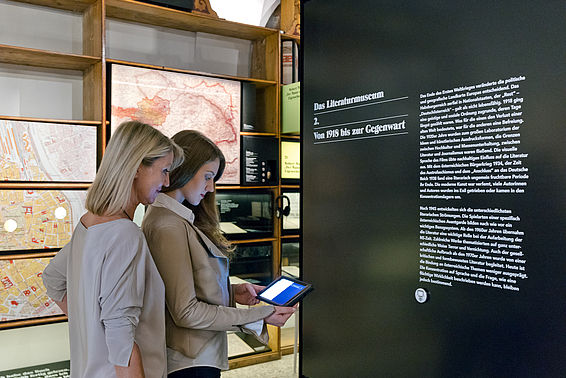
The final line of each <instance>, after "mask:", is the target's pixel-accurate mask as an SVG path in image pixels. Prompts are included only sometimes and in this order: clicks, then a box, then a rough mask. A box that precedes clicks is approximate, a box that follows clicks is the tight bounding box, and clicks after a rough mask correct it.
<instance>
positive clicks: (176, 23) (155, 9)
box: [106, 0, 278, 41]
mask: <svg viewBox="0 0 566 378" xmlns="http://www.w3.org/2000/svg"><path fill="white" fill-rule="evenodd" d="M106 17H109V18H117V19H122V20H126V21H132V22H139V23H143V24H149V25H155V26H162V27H166V28H174V29H180V30H187V31H191V32H203V33H211V34H216V35H222V36H225V37H233V38H240V39H247V40H250V41H255V40H260V39H264V38H266V37H267V36H269V35H273V34H277V33H278V31H277V30H275V29H268V28H262V27H259V26H253V25H246V24H240V23H237V22H231V21H226V20H223V19H220V18H213V17H209V16H202V15H198V14H192V13H188V12H183V11H178V10H175V9H170V8H164V7H160V6H157V5H152V4H147V3H141V2H137V1H132V0H107V1H106Z"/></svg>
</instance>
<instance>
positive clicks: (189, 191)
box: [181, 158, 220, 206]
mask: <svg viewBox="0 0 566 378" xmlns="http://www.w3.org/2000/svg"><path fill="white" fill-rule="evenodd" d="M219 167H220V160H219V159H218V158H216V159H214V160H212V161H209V162H206V163H204V164H203V165H202V166H201V167H200V168H199V170H198V171H197V173H195V175H194V176H193V178H192V179H190V180H189V182H187V183H186V184H185V186H183V187H182V188H181V192H182V194H183V196H184V197H185V199H186V200H187V201H188V202H189V203H190V204H191V205H193V206H197V205H198V204H199V203H200V201H202V199H203V198H204V196H205V195H206V193H208V192H214V177H216V174H217V173H218V169H219Z"/></svg>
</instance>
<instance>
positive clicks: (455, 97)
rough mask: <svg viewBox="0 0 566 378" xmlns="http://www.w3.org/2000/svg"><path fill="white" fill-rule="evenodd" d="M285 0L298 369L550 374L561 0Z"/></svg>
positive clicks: (564, 190)
mask: <svg viewBox="0 0 566 378" xmlns="http://www.w3.org/2000/svg"><path fill="white" fill-rule="evenodd" d="M302 6H303V9H302V11H303V17H302V41H301V43H302V46H301V48H302V50H303V55H302V59H303V80H302V85H303V86H302V88H301V93H302V111H303V114H302V136H303V147H302V155H301V156H302V191H303V193H302V200H303V208H302V216H303V253H302V256H303V270H302V272H303V278H304V279H305V280H306V281H309V282H312V283H313V284H314V286H315V291H314V292H313V293H312V294H311V295H309V297H308V298H307V299H306V300H305V302H304V304H303V307H302V313H303V323H302V331H303V338H302V341H301V342H302V365H301V373H302V374H303V375H304V376H306V377H364V376H366V377H382V376H383V377H395V376H398V377H535V376H536V377H564V376H566V358H565V356H566V295H565V294H566V291H565V289H566V147H565V144H566V22H565V21H566V1H488V0H485V1H464V0H450V1H448V0H446V1H442V0H440V1H402V0H395V1H386V0H384V1H369V0H362V1H355V2H344V1H338V0H310V1H304V2H303V4H302ZM421 302H422V303H421Z"/></svg>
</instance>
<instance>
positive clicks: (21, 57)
mask: <svg viewBox="0 0 566 378" xmlns="http://www.w3.org/2000/svg"><path fill="white" fill-rule="evenodd" d="M100 61H101V58H97V57H93V56H87V55H76V54H65V53H58V52H52V51H45V50H38V49H30V48H25V47H17V46H8V45H0V63H6V64H17V65H23V66H32V67H42V68H53V69H61V70H78V71H83V72H85V71H87V70H89V69H90V68H91V67H92V66H93V65H95V64H96V63H99V62H100Z"/></svg>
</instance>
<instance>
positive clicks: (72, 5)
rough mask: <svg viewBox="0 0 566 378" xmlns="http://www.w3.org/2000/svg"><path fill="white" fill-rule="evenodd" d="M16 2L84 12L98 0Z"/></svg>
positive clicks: (18, 0) (33, 0)
mask: <svg viewBox="0 0 566 378" xmlns="http://www.w3.org/2000/svg"><path fill="white" fill-rule="evenodd" d="M12 1H15V2H20V3H26V4H33V5H41V6H44V7H49V8H56V9H63V10H68V11H72V12H84V11H85V10H86V9H88V7H90V6H91V5H92V4H94V3H96V1H97V0H12Z"/></svg>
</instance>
